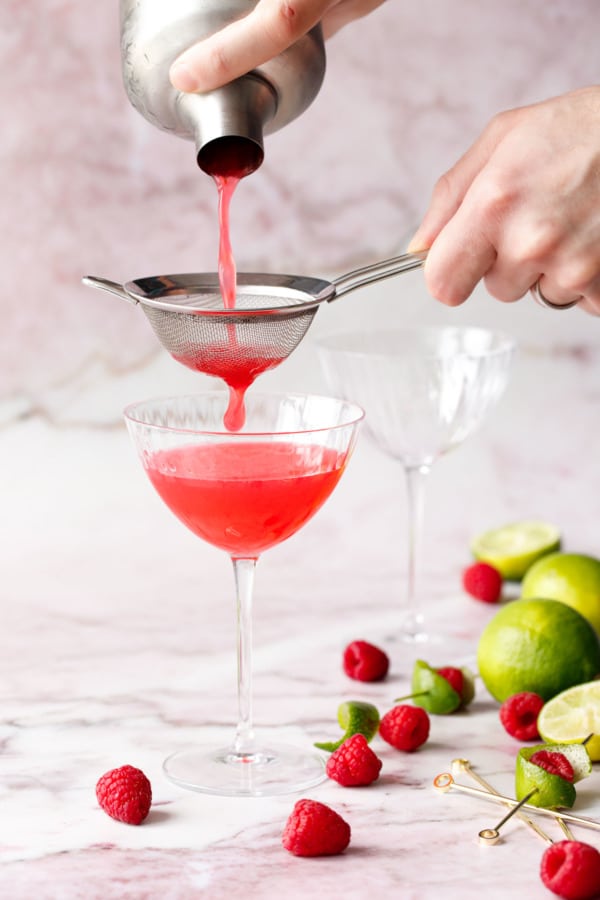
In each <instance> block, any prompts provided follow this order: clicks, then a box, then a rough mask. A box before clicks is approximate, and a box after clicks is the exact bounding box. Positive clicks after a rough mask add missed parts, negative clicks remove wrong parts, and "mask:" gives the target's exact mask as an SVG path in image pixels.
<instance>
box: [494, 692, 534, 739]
mask: <svg viewBox="0 0 600 900" xmlns="http://www.w3.org/2000/svg"><path fill="white" fill-rule="evenodd" d="M543 705H544V700H543V698H542V697H540V695H539V694H534V692H533V691H521V692H520V693H518V694H512V696H510V697H507V698H506V700H505V701H504V703H503V704H502V705H501V707H500V721H501V722H502V724H503V725H504V728H505V730H506V731H507V732H508V733H509V734H510V735H511V737H514V738H516V739H517V740H518V741H537V740H539V739H540V734H539V732H538V727H537V719H538V716H539V714H540V711H541V709H542V706H543Z"/></svg>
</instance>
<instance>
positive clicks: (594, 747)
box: [538, 681, 600, 762]
mask: <svg viewBox="0 0 600 900" xmlns="http://www.w3.org/2000/svg"><path fill="white" fill-rule="evenodd" d="M538 731H539V733H540V735H541V737H542V739H543V740H544V741H551V742H552V743H561V744H580V743H581V742H582V741H584V740H585V739H586V738H587V737H588V736H589V735H590V734H591V735H592V737H591V738H590V739H589V741H586V744H585V749H586V750H587V751H588V753H589V755H590V759H591V760H592V761H593V762H599V761H600V681H589V682H587V683H586V684H578V685H576V686H575V687H572V688H569V689H568V690H566V691H563V692H562V693H561V694H557V695H556V697H553V698H552V700H548V702H547V703H546V704H545V705H544V706H543V708H542V711H541V712H540V714H539V716H538Z"/></svg>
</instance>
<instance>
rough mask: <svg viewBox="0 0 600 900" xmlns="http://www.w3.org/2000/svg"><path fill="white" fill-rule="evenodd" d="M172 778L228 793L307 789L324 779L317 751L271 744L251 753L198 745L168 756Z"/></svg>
mask: <svg viewBox="0 0 600 900" xmlns="http://www.w3.org/2000/svg"><path fill="white" fill-rule="evenodd" d="M163 772H164V773H165V775H166V777H167V778H168V779H169V781H172V782H173V783H174V784H177V785H178V786H179V787H182V788H187V789H188V790H190V791H199V792H200V793H202V794H217V795H220V796H225V797H275V796H277V795H279V794H292V793H294V792H296V791H304V790H307V789H308V788H310V787H314V785H316V784H320V783H321V782H322V781H324V780H325V777H326V775H325V763H324V761H323V758H322V757H321V756H319V754H318V753H316V752H314V753H312V752H310V751H308V752H307V751H304V750H299V749H297V748H296V747H292V746H288V745H286V744H270V745H269V746H268V747H266V748H263V749H258V750H255V751H254V752H253V753H251V754H241V753H237V752H236V751H235V750H234V749H233V748H232V747H223V748H218V749H215V748H214V747H195V748H194V749H193V750H183V751H181V752H179V753H174V754H172V756H169V757H167V759H166V760H165V761H164V763H163Z"/></svg>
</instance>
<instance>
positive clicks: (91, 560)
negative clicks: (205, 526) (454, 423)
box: [0, 345, 600, 900]
mask: <svg viewBox="0 0 600 900" xmlns="http://www.w3.org/2000/svg"><path fill="white" fill-rule="evenodd" d="M599 395H600V366H599V365H598V358H597V350H596V349H595V348H594V347H593V346H592V345H590V346H589V347H588V348H587V351H586V352H585V353H583V352H578V351H576V350H575V349H573V352H570V353H568V352H565V353H563V354H561V355H556V356H555V358H553V359H551V358H549V357H544V356H541V355H537V354H535V353H533V352H531V351H530V350H529V349H528V348H527V346H525V347H523V348H522V351H521V354H520V356H519V357H518V359H517V363H516V365H515V369H514V375H513V379H512V382H511V385H510V387H509V390H508V392H507V395H506V397H505V399H504V400H503V401H502V402H501V405H500V407H499V408H498V410H497V413H496V414H495V415H493V416H491V417H490V421H489V423H488V424H486V426H485V427H484V429H483V430H482V431H481V432H480V434H479V435H477V436H474V437H473V438H471V440H470V441H469V442H467V443H465V444H464V445H463V446H462V447H460V448H459V449H458V450H457V451H456V452H454V453H452V454H450V455H449V456H448V457H446V458H445V459H443V460H441V461H440V462H439V464H438V466H437V467H436V468H435V469H434V471H433V472H432V475H431V483H430V485H429V510H428V519H427V522H426V531H427V541H426V545H427V548H428V552H427V556H426V565H425V572H424V577H423V580H422V591H423V597H424V601H425V603H426V606H427V608H428V609H429V612H430V617H431V619H432V624H433V625H434V627H435V629H436V630H437V631H438V632H441V633H443V634H444V635H445V639H444V641H443V642H442V643H440V644H436V645H431V646H430V647H426V648H424V649H422V650H421V651H420V653H421V654H422V655H423V656H424V657H425V658H427V659H429V661H430V662H432V663H433V664H435V665H442V664H462V663H466V664H470V665H474V657H475V650H476V644H477V638H478V635H479V634H480V632H481V630H482V628H483V627H484V625H485V623H486V622H487V621H488V620H489V618H490V617H491V616H492V615H493V613H494V609H492V608H489V607H487V606H485V605H483V604H478V603H477V602H475V601H473V600H471V599H470V598H468V597H467V596H465V595H464V594H463V593H462V591H461V588H460V572H461V569H462V567H463V565H464V564H465V563H466V561H467V557H468V554H467V546H468V539H469V537H470V536H471V535H472V534H473V533H475V532H477V531H478V530H480V529H481V528H483V527H488V526H490V525H494V524H498V523H500V522H504V521H511V520H514V519H517V518H521V517H526V516H540V517H542V518H546V519H548V520H550V521H554V522H556V523H558V524H559V525H560V526H561V527H562V528H563V530H564V535H565V545H566V547H567V548H569V549H574V550H581V551H584V552H592V553H599V552H600V546H599V544H598V531H597V523H596V519H597V509H596V506H595V504H594V503H593V502H591V500H592V498H594V497H597V496H598V495H599V492H600V481H599V477H600V476H599V472H598V467H597V465H595V463H594V460H593V458H592V454H591V453H590V441H591V436H592V433H593V430H594V427H595V424H594V423H595V418H596V412H597V405H598V396H599ZM557 423H560V427H558V425H557ZM0 446H1V453H2V459H3V463H4V464H3V466H2V469H1V470H0V495H1V496H2V515H3V521H4V527H3V538H2V542H0V579H1V580H0V584H1V587H0V608H1V610H2V623H3V627H2V629H1V631H0V708H1V709H2V724H1V726H0V748H1V755H0V766H1V768H2V778H1V779H0V807H1V809H2V816H1V817H0V847H1V850H0V854H1V856H0V858H1V861H2V893H3V896H7V897H10V898H11V900H33V898H36V900H38V898H44V900H46V898H47V900H59V898H61V900H62V898H67V900H79V898H81V900H96V898H97V900H113V898H114V900H122V898H131V900H143V898H159V897H160V898H176V900H179V898H181V900H187V898H189V897H196V896H198V897H200V896H205V895H206V896H210V897H211V898H215V900H220V898H226V897H227V898H229V897H252V898H257V900H262V898H264V900H270V898H272V897H274V896H279V895H282V894H285V895H286V896H288V897H290V898H296V897H298V898H300V897H305V896H306V895H307V893H308V892H310V893H311V894H313V895H314V896H316V897H323V898H325V897H342V896H344V897H349V898H356V900H363V898H364V897H365V896H366V895H367V894H368V893H378V894H381V895H382V896H383V895H387V894H390V893H392V892H393V893H394V895H395V896H401V897H402V898H410V900H454V898H457V897H460V898H466V900H469V898H476V897H477V898H478V897H480V896H481V894H482V892H485V894H486V896H487V897H489V898H490V900H492V898H493V900H496V898H497V900H504V898H505V897H507V896H510V895H511V894H512V895H514V896H516V897H525V896H526V897H527V898H528V900H529V898H532V900H535V898H539V900H543V898H545V897H549V896H550V895H549V894H548V892H547V891H546V890H545V888H544V887H543V886H542V884H541V882H540V881H539V877H538V868H539V862H540V858H541V855H542V852H543V849H544V844H543V842H542V841H541V840H540V839H539V838H537V837H536V836H535V835H533V834H530V833H529V832H528V831H527V830H526V829H525V828H524V826H522V825H521V824H519V823H514V824H510V825H507V826H506V829H505V831H504V834H505V837H504V840H503V841H502V842H501V843H500V844H498V845H497V846H496V847H492V848H482V847H479V846H478V844H477V841H476V836H477V833H478V831H479V830H480V829H481V828H483V827H488V826H493V825H495V824H496V822H497V821H498V820H499V819H500V818H501V815H502V810H501V809H499V808H498V807H496V806H494V805H491V804H488V803H486V802H483V801H480V800H478V799H474V798H470V797H465V796H463V795H459V794H448V795H438V794H436V793H435V792H434V790H433V788H432V780H433V778H434V777H435V775H436V774H438V773H439V772H442V771H446V770H448V768H449V765H450V761H451V760H452V759H453V758H454V757H455V756H458V755H460V756H466V757H468V758H469V759H471V761H472V763H473V764H474V765H475V766H476V767H477V769H478V771H479V772H480V773H481V774H482V775H484V776H485V777H487V778H488V779H489V780H490V781H491V782H492V784H494V785H495V786H496V787H497V788H498V789H499V790H501V791H504V792H506V793H507V794H511V792H512V772H513V768H514V760H515V755H516V752H517V749H518V747H519V746H520V745H519V744H518V743H517V742H516V741H514V740H513V739H512V738H510V737H509V736H508V735H506V734H505V732H504V731H503V729H502V727H501V725H500V722H499V719H498V708H497V704H496V703H495V702H494V701H492V700H491V698H490V697H489V696H488V695H487V694H486V692H485V691H484V690H483V688H482V686H481V684H480V683H479V684H478V690H477V696H476V699H475V701H474V703H473V705H472V707H471V708H470V709H469V711H468V712H465V713H461V714H457V715H454V716H448V717H433V719H432V730H431V738H430V740H429V742H428V743H427V744H426V745H425V746H424V747H422V748H421V749H420V750H419V751H418V752H417V753H414V754H410V755H405V754H402V753H399V752H397V751H394V750H393V749H392V748H390V747H388V746H387V745H386V744H384V742H383V741H382V740H381V739H380V738H378V737H376V738H375V739H374V742H373V747H374V749H375V750H376V752H377V753H378V754H380V755H381V758H382V759H383V771H382V776H381V778H380V780H379V782H378V783H377V784H375V785H373V786H371V787H369V788H364V789H344V788H341V787H340V786H338V785H336V784H334V783H332V782H329V783H324V784H322V785H320V786H318V787H316V788H314V789H313V790H311V791H310V792H309V793H308V796H311V797H313V798H315V799H318V800H321V801H322V802H325V803H328V804H330V805H331V806H333V807H334V808H335V809H337V810H338V811H339V812H340V813H341V814H342V815H343V816H344V817H345V818H346V819H347V821H348V822H349V823H350V825H351V828H352V834H353V838H352V842H351V845H350V847H349V849H348V850H347V851H346V853H344V854H343V855H342V856H340V857H335V858H331V859H316V860H302V859H296V858H294V857H291V856H289V855H288V854H287V852H286V851H285V850H283V848H282V847H281V844H280V839H281V832H282V829H283V825H284V823H285V820H286V818H287V815H288V814H289V812H290V810H291V808H292V806H293V803H294V801H295V799H297V798H296V797H295V796H294V795H290V796H285V797H280V798H276V799H273V800H268V799H256V800H248V799H245V800H235V799H220V798H214V797H213V798H211V797H205V796H202V795H199V794H193V793H188V792H186V791H183V790H180V789H178V788H176V787H174V786H172V785H170V784H169V783H168V782H166V780H165V779H164V778H163V776H162V774H161V764H162V761H163V759H164V757H165V756H166V755H168V754H169V753H170V752H172V751H174V750H177V749H179V748H184V747H188V746H191V745H193V743H194V740H195V738H196V736H197V735H200V734H205V733H207V734H215V736H217V735H219V736H221V735H223V734H226V735H227V736H228V735H229V734H230V732H231V729H232V727H233V724H234V721H235V673H234V645H233V640H234V638H233V605H232V591H233V579H232V575H231V571H230V563H229V561H228V560H227V559H226V558H225V557H224V555H223V554H221V553H219V552H218V551H216V550H214V549H212V548H210V547H208V546H207V545H205V544H203V543H202V542H200V541H198V540H197V539H196V538H195V537H194V536H193V535H192V534H190V533H188V532H187V531H186V529H185V528H183V527H182V526H181V525H180V523H179V522H177V521H176V520H175V518H174V517H172V516H171V515H170V514H169V513H168V511H167V510H166V509H165V508H164V507H163V505H162V504H161V502H160V500H159V499H158V498H157V497H156V496H155V494H154V493H153V491H152V489H151V487H150V485H149V484H148V483H147V481H146V479H145V476H144V474H143V472H142V471H141V470H140V468H139V466H138V462H137V460H136V459H135V456H134V451H133V449H132V448H131V447H130V445H129V443H128V438H127V436H126V434H125V431H124V428H123V427H122V426H121V427H119V428H114V427H97V428H91V427H81V426H79V427H77V426H75V425H66V424H65V425H63V426H57V425H52V424H49V423H48V421H47V420H44V419H42V418H41V417H39V416H34V417H30V418H28V419H26V420H24V421H22V422H20V423H15V424H13V425H11V426H10V427H5V428H4V429H2V431H0ZM404 542H405V525H404V497H403V492H402V484H401V478H400V475H399V472H398V471H397V467H396V465H395V464H394V463H393V462H392V461H390V460H388V459H387V458H386V457H384V456H382V455H381V454H380V453H379V452H378V451H377V450H376V449H375V448H374V447H373V446H371V444H370V443H369V441H368V440H367V439H366V438H365V437H364V436H363V439H362V440H360V441H359V445H358V448H357V450H356V453H355V456H354V458H353V460H352V462H351V464H350V467H349V470H348V472H347V474H346V476H345V479H343V480H342V482H341V483H340V485H339V487H338V489H337V491H336V492H335V493H334V495H333V496H332V497H331V499H330V501H329V503H328V504H326V506H325V507H324V508H323V509H322V510H321V511H320V513H319V514H318V515H317V517H316V518H315V519H314V520H313V521H312V522H311V523H310V524H309V525H307V526H306V528H305V529H304V531H302V532H300V533H299V534H298V535H296V536H295V537H294V538H292V539H291V540H289V541H288V542H287V544H284V545H282V546H281V547H278V548H275V549H273V550H272V551H271V552H270V553H267V554H265V557H264V559H263V560H261V562H260V564H259V568H258V573H257V583H256V615H255V647H256V652H255V718H256V722H257V726H259V727H262V728H264V729H265V731H266V732H267V733H268V734H277V736H278V737H279V738H283V739H286V740H287V741H290V742H298V743H306V745H308V744H309V743H310V742H312V741H314V740H319V739H326V738H330V737H333V736H335V735H336V734H337V733H338V726H337V724H336V721H335V718H336V710H337V706H338V704H339V703H340V702H341V701H342V700H347V699H351V698H355V699H364V700H369V701H372V702H374V703H375V704H376V705H377V706H378V708H379V709H380V711H381V712H382V713H383V712H384V711H386V709H388V708H390V707H391V705H392V702H393V699H394V698H395V697H397V696H399V695H402V694H404V693H406V692H407V688H408V685H409V680H410V672H411V668H412V658H413V655H414V654H413V652H412V651H410V650H407V649H406V648H405V647H403V646H402V645H401V644H399V643H398V642H397V641H396V640H395V634H396V629H397V622H398V613H399V604H400V602H401V584H402V577H403V571H404V565H405V563H404V553H403V547H404ZM324 548H326V549H324ZM355 638H365V639H368V640H373V641H374V642H376V643H379V644H381V645H382V646H384V647H385V648H386V649H387V650H388V652H389V653H390V655H391V658H392V668H391V673H390V676H389V678H388V679H387V680H386V681H385V682H383V683H381V684H376V685H364V684H359V683H355V682H351V681H350V680H349V679H347V678H346V677H345V676H344V674H343V673H342V671H341V666H340V659H341V651H342V649H343V647H344V646H345V644H346V642H347V641H349V640H352V639H355ZM124 763H131V764H133V765H137V766H139V767H141V768H142V769H143V770H144V771H145V772H146V773H147V774H148V776H149V777H150V779H151V781H152V784H153V789H154V801H155V802H154V806H153V809H152V811H151V814H150V816H149V818H148V820H147V821H146V823H144V824H143V825H142V826H140V827H139V828H135V827H130V826H125V825H122V824H120V823H117V822H114V821H113V820H111V819H110V818H108V817H107V816H106V815H105V814H104V813H103V812H102V811H101V810H100V809H99V808H98V807H97V805H96V801H95V796H94V785H95V781H96V779H97V778H98V777H99V775H100V774H102V773H103V772H104V771H106V770H107V769H109V768H112V767H114V766H117V765H121V764H124ZM465 778H466V777H465ZM576 811H578V812H579V813H581V814H582V815H587V816H591V817H594V818H596V819H600V784H599V781H598V771H597V766H596V767H595V768H594V772H593V774H592V776H591V777H590V778H589V779H588V780H587V781H585V782H583V783H581V784H580V785H579V786H578V799H577V804H576ZM542 824H543V823H542ZM543 827H546V828H547V830H548V831H549V832H550V833H551V834H552V835H553V836H554V837H555V838H556V839H559V838H560V836H561V835H560V832H559V830H558V828H556V826H555V825H554V824H553V823H552V822H550V823H549V824H548V825H546V826H543ZM574 831H575V834H576V837H578V838H579V839H582V840H587V841H589V842H590V843H592V844H594V845H595V846H599V843H598V836H597V834H595V833H594V832H591V831H585V830H584V829H582V828H575V829H574Z"/></svg>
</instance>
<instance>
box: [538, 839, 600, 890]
mask: <svg viewBox="0 0 600 900" xmlns="http://www.w3.org/2000/svg"><path fill="white" fill-rule="evenodd" d="M540 876H541V879H542V881H543V882H544V884H545V885H546V887H547V888H548V890H550V891H553V892H554V893H555V894H558V896H559V897H564V898H565V900H592V898H593V897H600V853H598V851H597V850H596V848H595V847H592V846H591V845H590V844H584V843H583V842H582V841H558V842H557V843H556V844H551V845H550V846H549V847H548V849H547V850H546V851H545V853H544V855H543V856H542V864H541V866H540Z"/></svg>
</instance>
